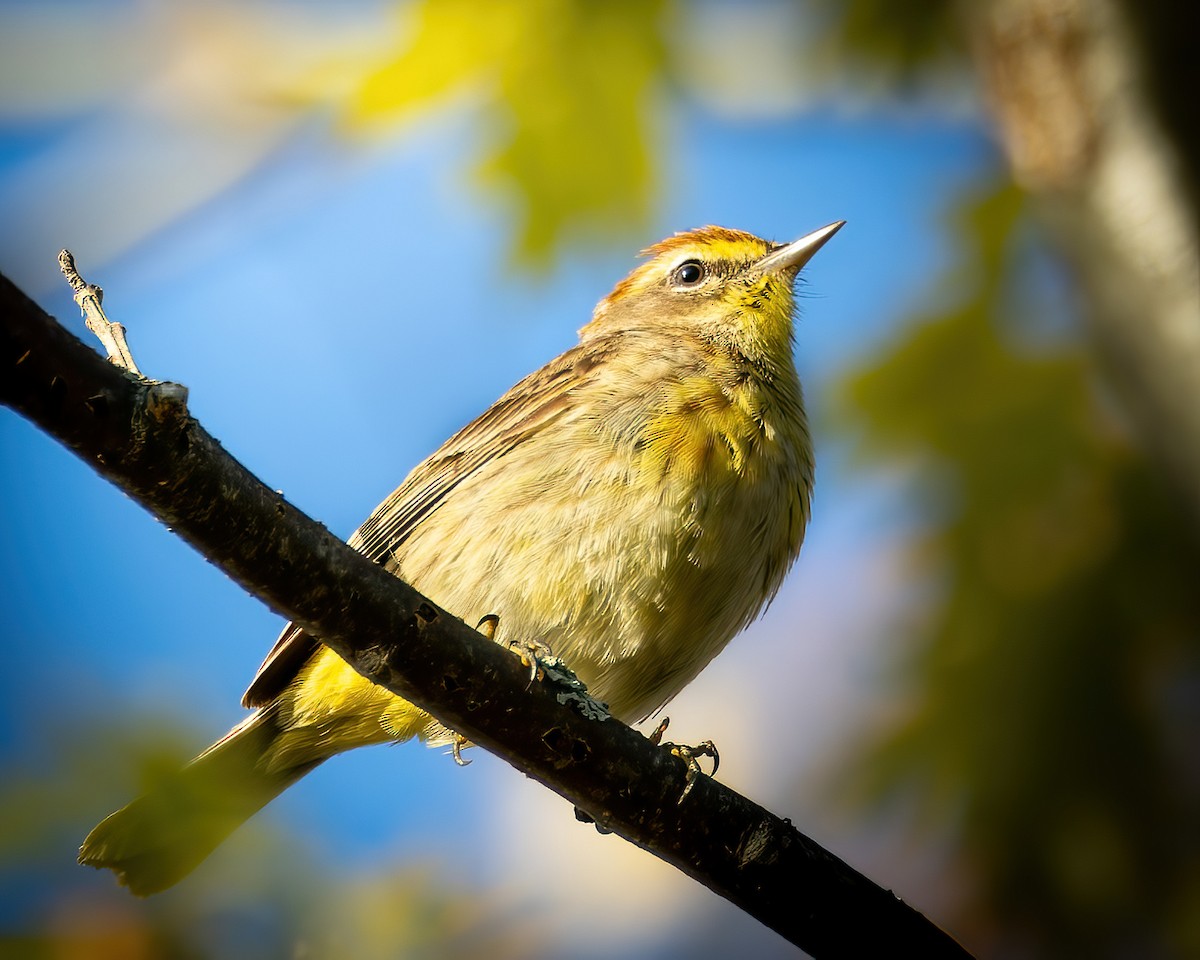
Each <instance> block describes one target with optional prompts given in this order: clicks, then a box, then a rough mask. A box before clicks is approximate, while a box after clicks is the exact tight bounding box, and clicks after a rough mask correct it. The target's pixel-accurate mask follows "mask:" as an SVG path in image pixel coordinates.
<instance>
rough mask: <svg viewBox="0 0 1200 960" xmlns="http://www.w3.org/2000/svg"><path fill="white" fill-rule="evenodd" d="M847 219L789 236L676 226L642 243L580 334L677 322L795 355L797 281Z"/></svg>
mask: <svg viewBox="0 0 1200 960" xmlns="http://www.w3.org/2000/svg"><path fill="white" fill-rule="evenodd" d="M844 224H845V221H844V220H839V221H837V222H836V223H831V224H829V225H828V226H826V227H822V228H821V229H820V230H814V231H813V232H812V233H810V234H807V235H806V236H803V237H801V238H800V239H799V240H796V241H794V242H792V243H787V244H774V243H771V242H769V241H767V240H763V239H762V238H761V237H756V236H754V234H751V233H746V232H744V231H742V230H730V229H728V228H726V227H701V228H700V229H698V230H689V231H687V232H685V233H677V234H675V236H673V237H668V238H667V239H666V240H662V241H660V242H659V243H656V244H655V245H654V246H652V247H650V248H648V249H647V250H645V251H643V255H644V256H646V257H648V259H647V260H646V262H645V263H643V264H641V265H640V266H638V267H637V268H636V269H634V270H633V272H632V273H630V274H629V276H627V277H625V279H624V280H622V281H620V282H619V283H618V284H617V285H616V286H615V287H614V288H613V290H612V292H611V293H610V294H609V295H608V296H607V297H605V298H604V299H603V300H601V301H600V303H599V304H597V305H596V311H595V313H594V315H593V317H592V322H591V323H589V324H588V325H587V326H586V327H584V328H583V329H582V330H581V331H580V335H581V336H582V337H583V338H584V339H587V338H588V337H590V336H593V335H596V334H601V333H605V332H612V331H616V330H622V329H625V330H633V329H638V328H647V327H650V328H653V329H657V330H662V329H663V328H668V329H669V328H672V327H674V328H677V329H678V330H679V332H680V333H681V334H683V335H688V334H691V335H696V334H699V335H701V336H704V337H705V338H708V339H712V340H714V341H716V342H723V343H727V344H728V345H729V346H731V347H735V348H736V349H737V350H738V351H739V352H741V353H743V354H745V355H747V356H750V357H762V358H764V359H775V360H778V359H781V358H782V357H783V356H786V357H787V359H788V361H789V363H790V358H791V342H792V322H793V314H794V301H793V296H792V285H793V283H794V281H795V279H796V276H797V274H798V273H799V272H800V269H801V268H802V267H803V266H804V265H805V264H806V263H808V261H809V260H810V259H811V258H812V256H813V254H815V253H816V252H817V251H818V250H819V249H821V247H822V246H824V244H825V242H826V241H827V240H828V239H829V238H830V237H832V236H833V235H834V234H835V233H837V232H838V230H840V229H841V228H842V226H843V225H844Z"/></svg>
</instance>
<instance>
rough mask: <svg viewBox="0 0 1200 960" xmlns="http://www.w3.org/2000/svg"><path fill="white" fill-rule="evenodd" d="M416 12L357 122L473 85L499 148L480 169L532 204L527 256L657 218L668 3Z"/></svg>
mask: <svg viewBox="0 0 1200 960" xmlns="http://www.w3.org/2000/svg"><path fill="white" fill-rule="evenodd" d="M413 15H414V21H415V30H414V32H413V35H412V37H411V41H410V42H409V43H407V45H405V46H404V47H403V49H401V50H400V51H399V52H398V54H397V56H396V58H395V59H394V60H392V61H391V62H389V63H387V64H385V65H383V66H382V67H380V68H379V69H378V70H376V71H375V72H373V73H372V74H370V75H369V76H368V77H367V78H366V79H365V81H364V82H363V83H362V85H361V87H360V88H359V90H358V92H357V95H356V97H355V98H354V100H353V103H352V105H351V110H350V119H351V122H352V123H354V124H356V125H365V124H378V123H381V122H395V121H396V120H397V119H399V118H401V117H403V116H406V115H408V114H410V113H411V112H412V111H414V110H416V109H418V108H422V107H425V106H428V105H429V104H430V103H432V102H433V101H434V100H435V98H438V97H441V96H444V95H446V94H450V93H456V92H470V93H471V94H473V95H474V97H476V98H477V99H478V101H479V110H478V112H477V116H478V117H479V118H480V122H481V125H482V126H483V127H484V129H485V131H486V136H487V140H488V149H489V150H490V153H489V154H488V156H487V157H486V158H485V159H484V161H483V162H482V164H481V166H480V174H481V176H482V177H483V179H484V180H485V181H486V182H487V183H488V185H489V186H490V187H493V188H499V189H500V192H501V193H504V192H507V193H508V195H509V196H510V198H511V199H512V201H513V202H514V203H516V204H518V205H519V206H523V207H524V210H523V216H522V217H521V221H522V226H521V234H520V240H519V255H520V256H521V257H523V258H524V259H525V260H527V261H528V262H539V261H544V260H545V259H546V258H548V257H549V255H550V254H551V253H552V252H553V251H554V249H555V247H556V246H559V245H562V244H563V243H564V242H565V241H571V240H576V239H578V238H579V237H580V236H581V235H582V236H595V235H599V236H605V237H608V236H614V235H615V236H622V235H625V234H628V233H630V232H633V231H635V230H636V228H637V227H638V226H640V225H642V224H643V223H645V221H646V219H647V217H648V215H649V212H650V205H651V199H652V192H653V187H654V182H653V170H652V164H651V159H650V148H651V147H653V146H657V144H655V143H653V142H652V141H653V138H652V136H651V133H650V130H651V123H652V117H651V115H650V108H651V106H652V96H653V93H654V87H655V85H656V83H657V82H658V81H659V79H660V77H659V74H660V71H661V69H662V66H663V60H664V54H663V49H662V45H661V43H660V40H659V30H660V17H661V15H662V4H661V3H660V2H636V0H620V2H613V3H603V4H592V3H586V2H582V0H575V2H556V0H532V2H519V0H496V2H493V3H485V4H480V3H475V2H472V0H441V2H424V3H420V4H417V5H416V7H415V10H414V11H413Z"/></svg>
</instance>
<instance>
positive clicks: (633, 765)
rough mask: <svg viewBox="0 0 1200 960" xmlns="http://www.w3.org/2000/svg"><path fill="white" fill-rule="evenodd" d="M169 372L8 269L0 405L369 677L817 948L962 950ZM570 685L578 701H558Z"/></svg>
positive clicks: (0, 296)
mask: <svg viewBox="0 0 1200 960" xmlns="http://www.w3.org/2000/svg"><path fill="white" fill-rule="evenodd" d="M185 397H186V393H185V392H184V391H182V390H181V389H180V388H179V387H178V385H176V384H160V383H152V382H148V381H145V380H142V379H139V378H138V377H136V376H134V375H132V374H130V373H126V372H123V371H122V370H120V369H118V368H117V367H115V366H113V365H112V364H110V363H106V362H105V361H104V360H103V359H101V358H100V357H99V356H98V355H97V354H96V353H95V352H94V351H92V350H91V349H89V348H88V347H87V346H85V345H84V344H82V343H81V342H80V341H79V340H78V339H76V338H75V337H74V336H72V335H71V334H70V333H69V332H67V331H66V330H64V329H63V328H62V327H60V326H59V325H58V324H57V323H55V322H54V320H53V319H52V318H50V317H49V316H47V315H46V314H45V313H44V312H43V311H42V310H41V309H40V308H39V307H38V306H37V305H36V304H35V303H33V302H32V301H31V300H29V299H28V298H27V297H26V296H25V295H24V294H23V293H22V292H21V291H20V290H18V289H17V288H16V287H15V286H14V285H13V284H12V283H11V282H10V281H9V280H8V279H7V278H5V277H3V276H2V275H0V401H2V402H3V403H4V404H6V405H8V406H10V407H12V408H13V409H14V410H16V411H17V412H19V413H21V414H22V415H23V416H25V417H26V418H28V419H29V420H31V421H33V422H34V423H36V424H37V425H38V426H39V427H41V428H42V429H43V430H45V431H46V432H47V433H49V434H50V435H51V436H53V437H54V438H55V439H57V440H59V441H60V442H61V443H63V444H64V445H65V446H67V447H68V448H69V449H71V450H73V451H74V452H75V453H76V454H77V455H78V456H79V457H80V458H81V459H83V460H84V461H85V462H87V463H89V464H90V465H91V466H92V467H93V468H95V469H96V470H97V471H98V472H99V473H100V474H101V475H103V476H104V477H106V478H108V479H109V480H110V481H112V482H113V483H114V484H116V485H117V486H119V487H120V488H121V489H122V490H124V491H125V492H126V493H127V494H129V495H130V496H131V497H133V498H135V499H136V500H138V501H139V502H140V503H141V504H142V505H143V506H145V507H146V508H147V509H148V510H150V511H151V513H153V514H154V515H155V516H156V517H158V518H159V519H160V520H162V521H163V522H164V523H166V524H168V525H170V527H171V528H172V529H173V530H174V531H175V532H176V533H178V534H179V535H180V536H182V537H183V538H184V539H185V540H187V541H188V542H189V543H191V544H192V546H194V547H195V548H196V549H197V550H199V551H200V552H201V553H202V554H203V555H204V556H205V557H207V558H208V559H209V560H211V561H212V562H213V563H215V564H216V565H217V566H219V567H220V568H221V569H223V570H224V571H225V572H226V573H227V574H229V576H231V577H232V578H233V579H234V580H236V581H237V582H238V583H239V584H241V585H242V586H243V587H244V588H245V589H246V590H248V591H250V592H251V593H253V594H254V595H255V596H257V597H259V598H260V599H262V600H263V601H264V602H265V603H267V604H268V605H269V606H270V607H271V608H272V609H274V610H276V611H277V612H279V613H280V614H283V615H284V616H287V617H289V618H291V619H292V620H295V621H296V622H297V623H299V624H300V625H301V626H303V627H304V629H305V630H306V631H308V632H309V633H311V634H312V635H313V636H316V637H320V638H321V639H322V641H323V642H325V643H326V644H327V645H328V646H330V647H331V648H333V649H334V650H335V651H336V652H337V653H338V654H339V655H341V656H342V657H344V658H345V659H346V660H347V661H348V662H349V663H350V664H351V665H352V666H353V667H354V668H355V669H356V670H358V671H359V672H360V673H362V674H363V675H364V676H366V677H368V678H369V679H371V680H372V681H374V682H375V683H378V684H381V685H382V686H384V687H386V688H387V689H389V690H391V691H393V692H394V693H397V694H399V695H400V696H402V697H404V698H405V699H407V700H410V701H412V702H413V703H416V704H417V705H419V706H420V707H422V708H424V709H426V710H428V711H429V712H430V713H431V714H433V715H434V716H435V717H436V718H437V719H438V720H440V721H441V722H442V723H444V724H446V725H447V726H449V727H450V728H452V729H454V730H457V731H459V732H460V733H462V734H463V735H465V736H467V737H469V738H470V739H471V740H472V741H474V742H475V743H478V744H479V745H481V746H482V747H484V748H486V749H487V750H489V751H491V752H492V753H495V754H497V755H498V756H500V757H502V758H503V759H504V760H506V761H508V763H510V764H511V765H512V766H514V767H516V768H517V769H518V770H520V771H521V772H523V773H525V774H527V775H528V776H530V777H533V778H534V779H536V780H539V781H540V782H542V783H543V784H545V785H546V786H548V787H549V788H550V789H552V790H553V791H554V792H555V793H558V794H559V795H560V796H562V797H565V798H566V799H567V800H569V801H570V802H571V803H573V804H575V805H576V806H577V807H579V808H580V809H581V810H584V811H586V812H587V813H588V814H590V815H591V816H592V817H594V818H595V820H596V821H597V823H598V824H600V825H602V826H604V827H606V828H608V829H610V830H612V831H614V832H616V833H618V834H620V835H621V836H622V837H624V838H625V839H627V840H629V841H630V842H632V843H635V844H637V845H638V846H640V847H642V848H644V849H646V850H648V851H650V852H651V853H653V854H655V855H656V856H658V857H660V858H661V859H663V860H665V861H666V862H668V863H670V864H672V865H673V866H675V867H677V868H678V869H680V870H682V871H683V872H684V873H686V874H688V875H689V876H691V877H693V878H695V879H696V880H698V881H699V882H701V883H703V884H704V885H705V886H707V887H709V888H710V889H711V890H713V891H715V892H716V893H718V894H720V895H721V896H723V897H725V898H727V899H729V900H731V901H732V902H734V903H735V904H737V905H738V906H739V907H741V908H742V909H743V910H745V911H746V912H747V913H749V914H751V915H752V916H754V917H756V918H758V919H759V920H761V921H762V922H763V923H764V924H766V925H767V926H769V927H771V928H772V929H774V930H776V931H777V932H778V933H780V934H781V935H782V936H784V937H786V938H787V939H788V940H790V941H791V942H792V943H794V944H796V945H797V946H800V947H802V948H803V949H805V950H807V951H808V952H809V953H811V954H812V955H813V956H815V957H851V956H855V957H859V956H872V955H884V954H894V953H903V954H911V955H915V956H922V957H929V958H940V957H955V958H961V957H967V956H969V954H967V953H966V951H964V950H963V949H962V948H961V947H960V946H959V945H958V944H957V943H955V942H954V940H953V939H951V938H950V937H949V936H948V935H947V934H945V933H944V932H942V931H941V930H939V929H938V928H937V927H936V926H934V925H933V924H932V923H930V922H929V921H928V920H926V919H925V918H924V917H923V916H922V915H921V914H919V913H918V912H917V911H915V910H913V909H912V908H910V907H908V906H907V905H906V904H904V903H903V902H902V901H901V900H899V899H898V898H897V897H895V896H894V895H893V894H892V893H890V892H889V891H886V890H884V889H882V888H881V887H879V886H877V885H876V884H874V883H873V882H871V881H870V880H868V879H867V878H866V877H864V876H862V875H861V874H859V873H857V872H855V871H854V870H853V869H852V868H850V867H849V866H847V865H846V864H845V863H843V862H842V861H841V860H839V859H837V858H836V857H835V856H833V855H832V854H830V853H829V852H827V851H826V850H824V849H823V848H821V847H820V846H819V845H818V844H816V843H814V842H813V841H812V840H810V839H808V838H807V837H805V836H803V835H802V834H800V833H799V832H798V831H797V830H796V829H795V828H794V827H793V826H792V825H791V823H790V822H789V821H787V820H783V819H780V818H779V817H777V816H775V815H774V814H772V813H770V812H769V811H767V810H765V809H763V808H762V807H760V806H758V805H757V804H755V803H753V802H751V801H750V800H747V799H746V798H745V797H742V796H740V795H739V794H737V793H735V792H734V791H732V790H730V789H729V788H728V787H725V786H723V785H722V784H719V783H717V782H715V781H714V780H712V779H710V778H708V777H705V776H701V777H698V778H697V779H696V781H695V782H694V787H693V789H692V790H691V792H690V793H689V794H688V795H687V797H686V799H683V800H682V801H681V796H682V794H683V792H684V787H685V772H686V768H685V765H684V763H683V762H682V761H681V760H679V759H678V758H677V757H675V756H673V755H672V754H670V753H669V752H668V751H666V750H663V749H661V748H658V747H656V746H654V745H653V744H652V743H651V742H650V741H649V740H647V739H646V738H644V737H643V736H641V735H640V734H639V733H637V732H636V731H634V730H632V729H631V728H629V727H627V726H625V725H623V724H621V723H619V722H618V721H616V720H613V719H607V720H603V721H600V720H596V719H588V718H587V717H585V716H584V715H583V714H582V713H581V712H579V711H577V710H576V709H574V708H573V706H572V705H571V704H570V703H569V702H568V703H567V705H564V704H563V703H560V702H559V701H560V698H561V694H562V690H561V688H556V687H555V686H554V685H552V684H548V683H537V684H534V685H532V686H531V687H530V686H529V673H528V670H527V668H525V667H524V666H523V665H522V664H521V662H520V660H519V658H517V657H515V656H513V655H512V654H511V653H509V652H508V651H507V650H505V649H504V648H502V647H500V646H498V645H497V644H494V643H491V642H489V641H487V640H486V639H484V638H483V637H482V636H480V635H479V634H478V633H476V632H475V631H473V630H471V629H470V628H469V627H467V626H466V625H465V624H464V623H463V622H462V621H460V620H458V619H456V618H454V617H453V616H451V615H449V614H447V613H446V612H445V611H442V610H441V609H439V608H438V607H437V606H436V605H435V604H434V603H432V602H431V601H429V600H427V599H425V598H424V597H422V596H421V595H420V594H419V593H417V592H416V591H415V590H413V589H412V588H411V587H410V586H408V585H407V584H405V583H403V582H402V581H400V580H398V579H396V578H395V577H393V576H391V575H390V574H388V573H387V572H386V571H385V570H384V569H383V568H382V567H379V566H377V565H375V564H373V563H371V562H370V561H368V560H367V559H366V558H365V557H363V556H362V555H360V554H359V553H357V552H356V551H354V550H352V549H351V548H350V547H348V546H347V545H346V544H345V543H343V542H342V541H341V540H339V539H338V538H337V537H335V536H333V535H332V534H331V533H330V532H329V531H328V530H326V529H325V527H324V526H322V525H321V524H318V523H316V522H315V521H313V520H311V519H310V518H308V517H307V516H305V515H304V514H303V513H301V512H300V511H299V510H297V509H296V508H295V507H293V506H292V505H291V504H289V503H287V501H285V500H284V499H283V497H282V496H281V495H280V494H278V493H275V492H274V491H272V490H270V489H268V488H267V487H266V486H264V485H263V484H262V483H261V482H260V481H259V480H257V479H256V478H255V477H254V476H253V475H251V474H250V473H249V472H248V471H247V470H246V469H245V468H244V467H243V466H242V465H241V464H240V463H238V462H237V461H236V460H234V459H233V458H232V457H231V456H230V455H229V454H228V453H226V452H225V451H224V450H223V449H222V448H221V446H220V445H219V444H218V443H217V441H216V440H214V439H213V438H212V437H211V436H210V435H209V434H208V433H207V432H206V431H205V430H204V429H203V428H202V427H201V426H200V425H199V423H197V422H196V421H195V420H194V419H192V418H191V417H190V416H189V414H188V411H187V408H186V405H185V402H186V401H185ZM565 699H567V700H568V701H569V700H570V696H569V695H568V696H567V697H566V698H565Z"/></svg>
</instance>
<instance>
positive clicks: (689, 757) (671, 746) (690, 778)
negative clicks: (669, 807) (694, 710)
mask: <svg viewBox="0 0 1200 960" xmlns="http://www.w3.org/2000/svg"><path fill="white" fill-rule="evenodd" d="M660 728H661V729H665V725H662V724H660ZM659 736H661V734H659ZM663 747H665V748H666V749H667V750H670V751H671V753H673V754H675V756H677V757H679V759H680V760H682V761H683V762H684V763H686V764H687V774H686V776H685V782H684V787H683V793H681V794H680V795H679V800H678V801H676V802H677V803H683V801H684V800H686V799H687V795H688V794H689V793H691V792H692V787H693V786H695V783H696V778H697V777H698V776H700V774H702V773H703V772H704V771H703V770H701V769H700V758H701V757H712V762H713V767H712V773H710V774H709V776H710V777H715V776H716V774H717V768H718V767H719V766H721V755H720V754H719V753H718V752H717V747H716V744H714V743H713V742H712V741H711V740H705V741H704V742H703V743H699V744H697V745H696V746H694V747H689V746H685V745H684V744H682V743H664V744H663Z"/></svg>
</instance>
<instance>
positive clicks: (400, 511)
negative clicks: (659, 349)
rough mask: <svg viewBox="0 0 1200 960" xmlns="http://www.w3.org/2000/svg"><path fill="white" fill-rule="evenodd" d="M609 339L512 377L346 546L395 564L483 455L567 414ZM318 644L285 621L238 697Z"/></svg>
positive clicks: (286, 676)
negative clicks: (422, 524)
mask: <svg viewBox="0 0 1200 960" xmlns="http://www.w3.org/2000/svg"><path fill="white" fill-rule="evenodd" d="M611 346H612V344H611V342H610V343H607V344H606V343H603V342H599V343H598V342H596V341H595V340H593V341H591V342H590V343H589V344H588V348H587V351H586V353H585V352H584V351H583V349H582V348H581V347H579V346H576V347H573V348H572V349H570V350H568V351H567V352H566V353H564V354H562V355H561V356H559V357H557V358H555V359H554V360H552V361H550V363H548V364H547V365H546V366H544V367H542V368H541V369H540V370H538V371H536V372H535V373H532V374H530V375H529V376H528V377H526V378H525V379H524V380H522V381H521V382H520V383H518V384H517V385H516V386H515V387H513V388H512V389H511V390H509V391H508V392H507V393H506V394H504V396H502V397H501V398H500V399H499V400H497V401H496V402H495V403H494V404H492V406H491V407H489V408H488V409H487V410H486V411H484V412H483V413H482V414H481V415H480V416H479V417H478V418H477V419H475V420H473V421H472V422H471V423H469V424H467V426H465V427H463V429H461V430H460V431H458V433H456V434H455V435H454V436H452V437H451V438H450V439H449V440H447V441H446V442H445V443H444V444H442V446H441V447H439V448H438V450H436V451H435V452H434V453H433V454H432V455H431V456H429V457H428V458H427V459H426V460H424V461H423V462H422V463H420V464H419V465H418V466H417V467H416V468H415V469H414V470H413V471H412V473H410V474H409V475H408V477H407V479H405V481H404V482H403V483H402V484H401V485H400V486H399V487H397V488H396V489H395V490H394V491H393V492H392V493H391V494H390V495H389V496H388V497H387V499H386V500H384V501H383V503H381V504H380V505H379V506H378V507H376V508H375V510H374V511H373V512H372V513H371V515H370V516H369V517H367V519H366V520H365V521H364V522H363V524H362V526H360V527H359V528H358V529H357V530H356V531H354V533H353V534H352V535H351V536H350V539H349V540H348V541H347V542H348V543H349V544H350V546H352V547H354V548H355V549H356V550H358V551H359V552H361V553H363V554H365V555H366V556H368V557H369V558H370V559H372V560H374V561H375V562H376V563H382V564H384V565H385V566H387V567H388V568H389V569H392V570H395V569H396V567H397V564H396V561H395V559H394V551H395V550H396V548H397V547H399V546H400V545H401V544H403V543H404V541H405V540H407V539H408V537H409V535H410V534H411V533H412V531H413V530H414V529H415V528H416V526H417V524H419V523H420V522H421V521H422V520H423V519H424V518H425V517H427V516H429V514H431V513H432V512H433V511H434V510H436V509H437V508H438V506H439V505H440V504H441V503H442V502H443V501H444V500H445V499H446V497H447V496H449V494H450V492H451V491H452V490H454V488H455V487H457V486H458V485H459V484H460V483H462V481H463V480H465V479H466V478H467V477H469V476H470V475H471V474H472V473H474V472H475V471H476V470H478V469H480V467H482V466H483V465H484V464H486V463H487V462H488V461H490V460H495V459H497V458H499V457H503V456H504V455H505V454H506V453H508V452H509V451H510V450H511V449H512V448H513V447H514V446H516V445H517V444H519V443H521V442H522V441H523V440H524V439H526V438H527V437H529V436H531V435H533V434H535V433H537V432H538V431H540V430H542V429H544V428H545V427H546V426H547V425H548V424H550V423H553V422H555V421H556V420H559V419H561V418H562V417H564V416H567V415H569V414H570V412H571V411H572V408H573V404H572V393H573V388H574V387H576V386H578V385H579V384H580V383H581V382H582V381H583V380H585V379H589V374H591V371H592V370H593V368H594V367H596V365H597V364H598V363H600V362H601V361H602V360H603V355H604V354H606V353H607V352H608V350H609V349H611ZM319 647H320V642H319V641H318V640H316V639H315V638H313V637H311V636H309V635H308V634H307V633H305V632H304V630H303V629H302V628H300V627H298V626H297V625H296V624H294V623H289V624H288V625H287V626H286V627H284V629H283V632H282V633H281V634H280V635H279V639H278V640H276V641H275V646H274V647H272V648H271V652H270V653H268V654H267V658H266V659H265V660H264V661H263V664H262V666H261V667H259V668H258V673H257V674H255V676H254V679H253V680H252V681H251V683H250V686H249V688H248V689H247V690H246V693H245V695H244V696H243V697H242V705H243V706H246V707H263V706H266V705H267V704H268V703H270V702H271V701H272V700H274V699H275V698H276V697H277V696H279V694H280V693H282V692H283V690H284V688H286V687H287V685H288V684H289V683H291V682H292V680H293V679H294V678H295V677H296V674H297V673H298V672H299V671H300V668H301V667H303V666H304V664H305V663H306V662H307V661H308V659H309V657H311V656H312V655H313V653H314V652H316V650H317V649H319Z"/></svg>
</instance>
